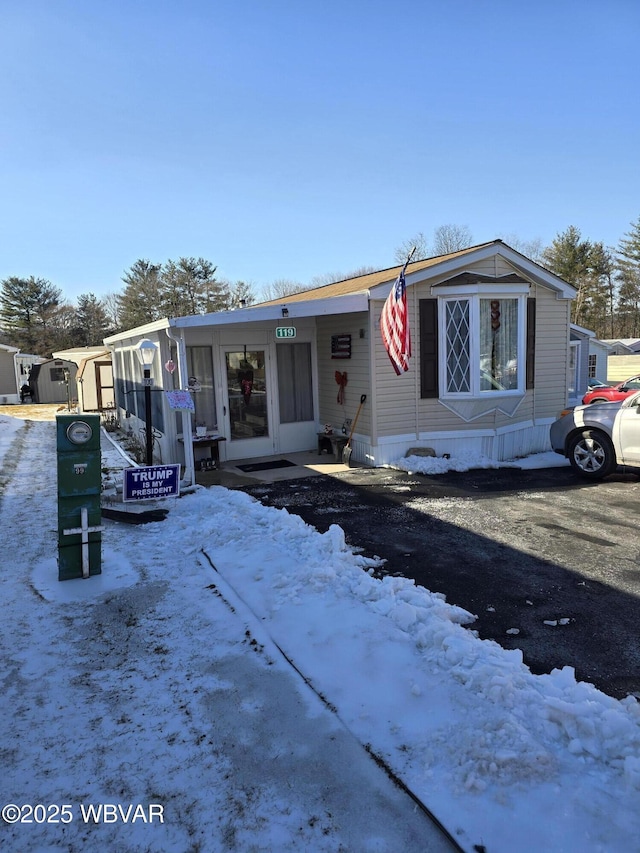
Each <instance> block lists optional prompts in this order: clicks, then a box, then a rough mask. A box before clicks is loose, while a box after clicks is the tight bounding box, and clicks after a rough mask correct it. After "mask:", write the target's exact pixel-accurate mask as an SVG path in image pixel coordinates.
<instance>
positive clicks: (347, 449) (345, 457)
mask: <svg viewBox="0 0 640 853" xmlns="http://www.w3.org/2000/svg"><path fill="white" fill-rule="evenodd" d="M366 399H367V395H366V394H363V395H362V397H360V405H359V406H358V411H357V412H356V416H355V418H354V419H353V423H352V424H351V432H350V433H349V439H348V441H347V443H346V444H345V446H344V449H343V451H342V464H343V465H349V460H350V459H351V438H352V437H353V433H354V432H355V429H356V424H357V423H358V418H359V417H360V412H361V411H362V406H363V405H364V401H365V400H366Z"/></svg>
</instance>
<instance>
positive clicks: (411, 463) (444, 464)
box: [387, 450, 569, 474]
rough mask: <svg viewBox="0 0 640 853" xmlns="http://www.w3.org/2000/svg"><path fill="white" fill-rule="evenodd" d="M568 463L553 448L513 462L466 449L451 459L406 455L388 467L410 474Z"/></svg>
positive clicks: (550, 466) (551, 465)
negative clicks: (499, 460) (500, 460)
mask: <svg viewBox="0 0 640 853" xmlns="http://www.w3.org/2000/svg"><path fill="white" fill-rule="evenodd" d="M568 464H569V460H568V459H566V458H565V457H564V456H560V455H559V454H558V453H554V452H553V451H551V450H550V451H548V452H547V453H534V454H532V455H531V456H527V457H526V458H524V459H514V460H513V461H511V462H496V461H495V459H489V458H488V457H487V456H482V455H478V454H476V453H469V452H466V451H465V452H461V453H459V454H458V455H457V456H455V457H451V458H450V459H447V458H444V457H443V456H405V457H404V458H403V459H398V460H396V461H395V462H393V463H391V464H390V465H388V466H387V467H388V468H395V469H397V470H399V471H407V472H408V473H409V474H446V473H447V472H448V471H459V472H464V471H471V470H472V469H474V468H528V469H531V468H556V467H560V466H565V465H568Z"/></svg>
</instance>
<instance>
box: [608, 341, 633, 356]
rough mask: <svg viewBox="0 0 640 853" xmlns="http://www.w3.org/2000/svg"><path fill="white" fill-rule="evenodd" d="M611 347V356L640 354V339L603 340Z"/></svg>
mask: <svg viewBox="0 0 640 853" xmlns="http://www.w3.org/2000/svg"><path fill="white" fill-rule="evenodd" d="M602 342H603V343H605V344H607V346H608V347H609V355H633V353H640V338H603V339H602Z"/></svg>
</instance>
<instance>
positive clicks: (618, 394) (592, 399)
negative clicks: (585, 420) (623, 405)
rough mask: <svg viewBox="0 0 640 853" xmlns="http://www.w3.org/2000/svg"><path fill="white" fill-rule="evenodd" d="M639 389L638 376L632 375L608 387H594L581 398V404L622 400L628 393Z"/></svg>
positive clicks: (633, 392)
mask: <svg viewBox="0 0 640 853" xmlns="http://www.w3.org/2000/svg"><path fill="white" fill-rule="evenodd" d="M636 391H640V376H632V377H631V379H625V380H624V382H619V383H618V384H617V385H612V386H610V387H609V388H594V389H593V390H592V391H587V393H586V394H585V395H584V397H583V398H582V403H583V405H585V406H586V405H588V404H589V403H611V402H617V401H618V400H624V399H625V397H628V396H629V395H630V394H635V392H636Z"/></svg>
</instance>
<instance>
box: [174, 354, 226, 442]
mask: <svg viewBox="0 0 640 853" xmlns="http://www.w3.org/2000/svg"><path fill="white" fill-rule="evenodd" d="M174 360H175V359H174ZM187 370H188V371H189V380H188V381H189V387H190V388H193V389H195V390H194V392H193V394H192V396H193V402H194V403H195V408H196V410H195V414H194V416H193V425H194V426H198V425H200V426H206V428H207V429H208V430H213V429H216V428H217V426H218V419H217V417H216V403H215V396H214V392H213V351H212V348H211V347H207V346H202V347H187ZM177 375H178V371H177V370H176V372H175V373H174V376H177Z"/></svg>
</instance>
